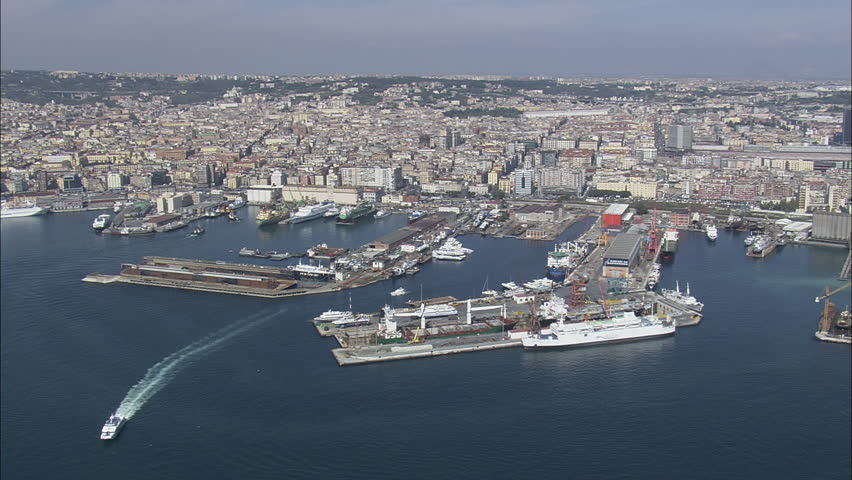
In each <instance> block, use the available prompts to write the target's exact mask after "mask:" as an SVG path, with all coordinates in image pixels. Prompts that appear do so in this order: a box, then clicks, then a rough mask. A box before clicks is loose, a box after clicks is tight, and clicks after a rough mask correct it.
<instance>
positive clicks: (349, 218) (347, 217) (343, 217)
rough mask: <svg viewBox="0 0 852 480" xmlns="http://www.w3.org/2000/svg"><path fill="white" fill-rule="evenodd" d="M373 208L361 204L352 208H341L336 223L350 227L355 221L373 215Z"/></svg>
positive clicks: (366, 204)
mask: <svg viewBox="0 0 852 480" xmlns="http://www.w3.org/2000/svg"><path fill="white" fill-rule="evenodd" d="M373 211H374V208H373V206H372V205H370V204H368V203H361V204H358V205H356V206H354V207H348V206H347V207H343V208H341V209H340V214H339V215H338V216H337V223H339V224H342V225H351V224H353V223H355V220H357V219H359V218H361V217H363V216H366V215H369V214H371V213H373Z"/></svg>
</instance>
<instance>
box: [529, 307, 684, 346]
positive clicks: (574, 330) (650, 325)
mask: <svg viewBox="0 0 852 480" xmlns="http://www.w3.org/2000/svg"><path fill="white" fill-rule="evenodd" d="M675 328H676V327H675V322H674V321H673V320H672V319H671V318H665V319H660V318H658V317H656V316H654V315H647V316H641V317H640V316H636V314H635V313H633V312H624V313H622V314H620V315H618V316H616V317H613V318H611V319H609V320H593V321H589V322H579V323H565V321H564V317H560V319H559V320H558V321H557V322H555V323H553V324H551V325H550V328H547V329H544V330H542V331H541V333H538V334H531V335H529V336H527V337H524V338H522V339H521V343H522V344H523V346H524V348H555V347H580V346H586V345H599V344H604V343H615V342H628V341H633V340H642V339H648V338H654V337H662V336H666V335H672V334H674V333H675Z"/></svg>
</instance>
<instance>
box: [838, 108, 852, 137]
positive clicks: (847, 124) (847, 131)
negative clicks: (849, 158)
mask: <svg viewBox="0 0 852 480" xmlns="http://www.w3.org/2000/svg"><path fill="white" fill-rule="evenodd" d="M840 143H842V144H843V145H852V109H849V108H847V109H846V110H843V132H842V133H841V136H840Z"/></svg>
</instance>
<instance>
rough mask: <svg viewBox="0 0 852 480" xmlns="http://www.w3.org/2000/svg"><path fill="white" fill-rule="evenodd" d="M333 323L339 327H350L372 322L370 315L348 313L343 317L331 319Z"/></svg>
mask: <svg viewBox="0 0 852 480" xmlns="http://www.w3.org/2000/svg"><path fill="white" fill-rule="evenodd" d="M331 324H332V325H335V326H336V327H337V328H348V327H359V326H362V325H369V324H370V317H368V316H366V315H358V316H355V315H351V314H350V315H347V316H345V317H342V318H338V319H337V320H332V321H331Z"/></svg>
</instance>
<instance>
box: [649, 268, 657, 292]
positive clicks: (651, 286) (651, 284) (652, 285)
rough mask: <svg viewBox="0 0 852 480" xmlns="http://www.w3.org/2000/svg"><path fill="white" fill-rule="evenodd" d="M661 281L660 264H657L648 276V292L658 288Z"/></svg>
mask: <svg viewBox="0 0 852 480" xmlns="http://www.w3.org/2000/svg"><path fill="white" fill-rule="evenodd" d="M659 281H660V264H659V263H655V264H654V266H653V267H651V272H650V273H649V274H648V290H653V289H654V288H655V287H656V286H657V282H659Z"/></svg>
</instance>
